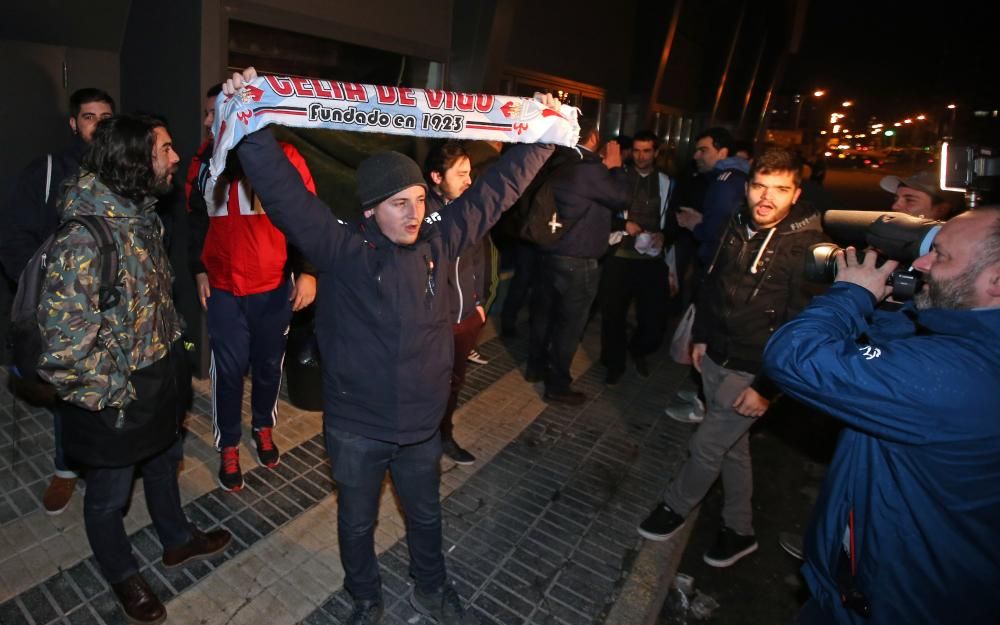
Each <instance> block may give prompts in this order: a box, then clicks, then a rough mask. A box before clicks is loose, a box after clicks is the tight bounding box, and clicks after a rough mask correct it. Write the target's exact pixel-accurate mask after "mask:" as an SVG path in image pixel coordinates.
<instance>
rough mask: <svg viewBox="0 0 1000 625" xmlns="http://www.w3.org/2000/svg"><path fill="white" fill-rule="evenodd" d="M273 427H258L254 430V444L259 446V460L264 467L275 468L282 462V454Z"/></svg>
mask: <svg viewBox="0 0 1000 625" xmlns="http://www.w3.org/2000/svg"><path fill="white" fill-rule="evenodd" d="M272 434H273V430H272V429H271V428H258V429H256V430H254V431H253V446H254V447H256V448H257V462H258V463H259V464H260V466H262V467H267V468H268V469H273V468H274V467H276V466H278V465H279V464H281V454H279V453H278V446H277V445H275V444H274V438H273V437H272Z"/></svg>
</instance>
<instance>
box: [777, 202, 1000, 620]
mask: <svg viewBox="0 0 1000 625" xmlns="http://www.w3.org/2000/svg"><path fill="white" fill-rule="evenodd" d="M836 262H837V267H838V274H837V282H836V283H835V284H834V285H833V286H832V287H831V288H830V289H829V291H827V293H826V294H825V295H823V296H821V297H818V298H816V299H815V300H813V302H812V304H811V305H810V306H809V307H808V308H806V310H805V311H803V312H802V313H801V314H800V315H799V316H798V317H797V318H795V319H794V320H792V321H790V322H789V323H787V324H786V325H784V326H783V327H782V328H780V329H779V330H778V331H777V332H776V333H775V334H774V336H773V337H772V338H771V340H770V342H769V343H768V345H767V348H766V349H765V352H764V367H765V371H766V372H767V374H768V375H769V376H770V377H771V379H772V380H773V381H774V382H775V383H777V384H778V386H780V387H781V388H782V389H783V390H784V391H785V392H786V393H788V394H789V395H791V396H793V397H795V398H797V399H799V400H800V401H803V402H805V403H807V404H810V405H812V406H814V407H817V408H819V409H821V410H823V411H825V412H827V413H828V414H830V415H832V416H834V417H836V418H838V419H840V420H842V421H843V422H844V423H845V424H846V425H847V428H846V429H845V431H844V433H843V435H842V436H841V439H840V441H839V444H838V448H837V451H836V454H835V456H834V458H833V461H832V462H831V465H830V469H829V471H828V473H827V476H826V481H825V484H824V487H823V491H822V493H821V495H820V498H819V501H818V502H817V506H816V509H815V511H814V515H813V519H812V522H811V526H810V529H809V534H808V536H807V544H806V564H805V565H804V568H803V575H804V576H805V578H806V581H807V583H808V585H809V588H810V590H811V592H812V598H811V599H810V601H809V602H808V603H807V604H806V605H805V606H804V607H803V609H802V611H801V612H800V614H799V620H798V622H799V623H862V622H864V623H872V624H877V623H968V624H974V623H997V622H1000V595H998V594H997V592H996V588H997V587H998V586H1000V558H998V557H997V552H996V545H997V543H998V538H1000V453H998V451H997V450H998V449H1000V413H998V408H997V403H996V390H995V389H996V388H998V386H1000V352H998V351H997V349H996V344H997V341H998V339H1000V207H998V206H991V207H985V208H981V209H977V210H975V211H972V212H969V213H965V214H962V215H959V216H957V217H955V218H953V219H951V220H950V221H948V222H947V223H946V224H945V225H944V227H943V228H942V229H941V231H940V232H939V233H938V235H937V237H936V238H935V239H934V243H933V246H932V248H931V251H930V252H929V253H927V254H925V255H923V256H921V257H920V258H918V259H917V260H916V261H914V263H913V266H914V268H915V269H917V270H919V271H920V272H921V273H923V276H924V280H925V281H926V285H925V286H924V288H923V290H922V291H920V292H919V293H918V294H917V296H916V297H915V299H914V305H912V306H910V305H908V306H906V307H904V308H903V309H902V310H900V311H897V312H893V313H885V312H883V313H881V314H879V315H877V316H873V312H874V310H875V307H876V305H877V304H878V303H879V302H880V301H882V300H883V299H884V298H885V297H886V296H887V295H888V293H889V287H887V286H886V279H887V277H888V276H889V274H890V273H891V272H892V271H893V270H895V269H896V266H897V263H896V262H895V261H887V262H886V263H885V264H884V265H882V266H881V267H876V266H875V264H876V254H873V253H869V254H866V255H865V260H864V262H863V263H860V264H859V263H858V261H857V260H856V257H855V255H854V254H853V250H852V248H848V250H847V253H846V254H845V253H840V254H838V258H837V261H836Z"/></svg>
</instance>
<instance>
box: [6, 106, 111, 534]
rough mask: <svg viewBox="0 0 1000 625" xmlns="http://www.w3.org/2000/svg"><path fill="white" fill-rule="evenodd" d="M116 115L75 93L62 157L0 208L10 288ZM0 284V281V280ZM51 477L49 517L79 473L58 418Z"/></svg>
mask: <svg viewBox="0 0 1000 625" xmlns="http://www.w3.org/2000/svg"><path fill="white" fill-rule="evenodd" d="M114 114H115V101H114V99H113V98H112V97H111V96H110V95H109V94H108V93H107V92H105V91H103V90H101V89H96V88H93V87H86V88H84V89H77V90H76V91H74V92H73V94H72V95H71V96H70V97H69V127H70V130H72V131H73V140H72V141H71V142H70V144H69V146H67V147H66V149H64V150H63V151H61V152H56V153H53V154H46V155H45V156H42V157H40V158H37V159H35V160H34V161H32V162H31V163H30V164H29V165H28V166H27V167H25V168H24V171H22V172H21V175H20V176H19V177H18V180H17V186H16V187H15V188H14V192H13V194H12V195H11V197H10V200H9V201H8V202H6V203H5V204H3V206H2V207H0V223H2V224H3V233H2V235H0V265H2V267H3V273H5V274H6V278H7V279H8V280H9V281H10V283H11V284H12V285H13V284H16V283H17V282H18V281H19V280H20V276H21V272H22V271H23V270H24V266H25V265H26V264H27V262H28V259H29V258H31V255H32V254H34V253H35V250H37V249H38V246H39V245H41V244H42V242H43V241H45V239H46V238H48V237H49V235H51V234H52V233H53V232H55V230H56V227H57V226H58V225H59V213H58V209H59V202H60V201H61V200H62V194H63V186H64V184H65V183H66V182H67V181H72V180H75V179H76V175H77V173H79V171H80V159H82V158H83V153H84V151H86V149H87V146H88V145H90V140H91V138H92V137H93V136H94V129H95V128H97V124H98V122H100V121H101V120H104V119H107V118H109V117H111V116H112V115H114ZM0 279H2V277H0ZM52 438H53V454H52V464H53V465H54V468H55V472H54V473H53V475H52V479H51V481H50V482H49V485H48V487H47V488H46V489H45V494H44V495H43V496H42V507H43V508H44V509H45V513H46V514H48V515H49V516H55V515H57V514H62V512H63V510H65V509H66V507H67V506H68V505H69V502H70V500H71V499H72V498H73V492H74V491H75V490H76V481H77V479H78V478H79V474H78V473H77V471H75V470H74V469H73V468H71V467H70V466H69V465H68V464H67V462H66V457H65V455H64V454H63V451H62V424H61V423H60V421H59V417H58V415H56V416H55V417H54V419H53V422H52Z"/></svg>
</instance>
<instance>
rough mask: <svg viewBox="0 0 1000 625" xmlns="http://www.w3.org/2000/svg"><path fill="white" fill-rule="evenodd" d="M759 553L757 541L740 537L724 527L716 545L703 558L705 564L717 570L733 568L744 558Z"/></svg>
mask: <svg viewBox="0 0 1000 625" xmlns="http://www.w3.org/2000/svg"><path fill="white" fill-rule="evenodd" d="M754 551H757V539H756V538H754V537H753V536H752V535H751V536H740V535H739V534H737V533H736V532H734V531H733V530H731V529H729V528H728V527H725V526H723V527H722V529H721V530H719V535H718V536H716V537H715V544H713V545H712V547H711V548H710V549H709V550H708V551H706V552H705V556H704V557H703V558H702V559H703V560H705V564H707V565H709V566H714V567H716V568H725V567H727V566H732V565H734V564H736V563H737V562H738V561H740V560H741V559H742V558H743V557H745V556H748V555H750V554H751V553H753V552H754Z"/></svg>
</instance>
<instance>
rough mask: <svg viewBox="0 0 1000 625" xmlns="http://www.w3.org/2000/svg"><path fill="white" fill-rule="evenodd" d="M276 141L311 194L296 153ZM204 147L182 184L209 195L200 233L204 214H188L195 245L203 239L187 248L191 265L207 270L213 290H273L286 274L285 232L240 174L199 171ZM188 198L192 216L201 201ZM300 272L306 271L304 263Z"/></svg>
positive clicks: (204, 163) (302, 162) (203, 165)
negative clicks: (228, 176) (212, 177)
mask: <svg viewBox="0 0 1000 625" xmlns="http://www.w3.org/2000/svg"><path fill="white" fill-rule="evenodd" d="M280 145H281V147H282V149H283V150H284V152H285V156H286V157H287V158H288V160H289V161H290V162H291V163H292V165H294V166H295V169H296V171H298V173H299V175H300V176H301V177H302V182H303V184H305V186H306V188H307V189H309V191H310V192H311V193H312V194H314V195H315V194H316V185H315V183H314V182H313V179H312V174H311V173H310V171H309V168H308V167H307V166H306V162H305V159H304V158H303V157H302V154H300V153H299V151H298V150H297V149H296V148H295V146H293V145H291V144H289V143H285V142H281V144H280ZM208 146H209V144H207V143H206V144H204V145H203V146H202V147H203V149H202V150H199V156H196V157H195V159H193V160H192V164H191V168H190V169H189V171H188V179H189V184H188V189H189V190H194V192H195V194H197V190H198V189H201V190H202V191H203V192H204V197H206V198H210V199H206V200H205V202H204V207H205V208H204V210H205V213H204V214H207V217H208V219H207V232H204V229H205V227H206V225H205V224H204V221H205V220H204V219H201V220H199V219H197V218H194V219H192V222H193V224H194V229H195V231H196V232H195V236H194V240H195V245H196V246H197V241H198V240H199V239H201V240H203V243H202V244H201V248H200V249H195V250H192V252H193V258H197V259H198V261H200V262H198V261H194V262H193V267H192V270H193V272H194V273H200V272H205V273H207V274H208V282H209V285H211V287H212V288H213V289H222V290H224V291H228V292H229V293H232V294H233V295H237V296H244V295H253V294H255V293H265V292H267V291H271V290H274V289H276V288H278V287H279V286H280V285H281V283H282V281H283V280H284V279H285V277H286V276H287V269H286V265H287V261H288V244H287V243H286V241H285V235H283V234H282V233H281V231H279V230H278V229H277V228H275V227H274V225H273V224H272V223H271V220H270V219H268V217H267V215H265V214H264V211H263V208H262V207H261V204H260V200H259V199H257V196H256V195H255V194H254V192H253V189H252V188H251V186H250V183H249V181H248V180H246V178H244V177H243V175H242V173H238V174H237V175H235V176H233V177H232V178H231V179H230V180H227V179H226V178H225V174H223V175H222V176H220V177H219V178H218V180H217V181H216V182H214V183H213V182H212V181H211V180H210V179H209V178H208V176H206V175H204V171H203V170H205V169H206V168H207V165H208V159H207V158H205V156H204V155H205V154H206V151H205V149H204V148H206V147H208ZM196 163H197V164H196ZM196 167H197V169H196ZM188 199H189V206H190V207H191V209H192V214H193V216H194V214H195V213H198V212H200V211H199V210H198V208H200V206H199V205H200V204H202V202H200V201H199V198H197V197H196V196H194V195H192V196H189V198H188ZM199 222H200V223H199ZM198 230H202V232H198ZM296 260H297V259H296ZM305 271H306V272H308V273H312V272H311V271H309V269H308V268H306V269H305Z"/></svg>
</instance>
